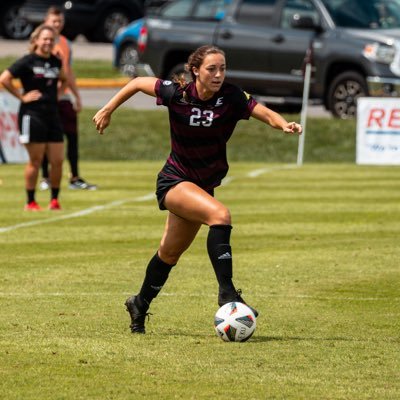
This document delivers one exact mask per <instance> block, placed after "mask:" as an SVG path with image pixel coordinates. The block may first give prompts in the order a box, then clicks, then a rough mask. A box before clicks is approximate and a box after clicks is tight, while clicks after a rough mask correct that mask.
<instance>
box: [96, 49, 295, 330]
mask: <svg viewBox="0 0 400 400" xmlns="http://www.w3.org/2000/svg"><path fill="white" fill-rule="evenodd" d="M225 69H226V65H225V55H224V52H223V51H222V50H220V49H218V48H216V47H213V46H202V47H200V48H198V49H197V50H196V51H195V52H194V53H192V55H191V56H190V57H189V60H188V71H189V72H190V74H191V76H192V80H193V81H192V82H189V83H186V82H171V81H166V80H161V79H156V78H149V77H147V78H136V79H133V80H132V81H130V82H129V83H128V84H127V85H126V86H125V87H124V88H122V89H121V90H120V91H119V92H118V93H117V94H116V95H115V96H114V97H113V98H112V99H111V100H110V101H109V102H108V103H107V104H106V105H105V106H104V107H103V108H102V109H101V110H99V111H98V112H97V114H96V115H95V116H94V117H93V121H94V123H95V124H96V128H97V130H98V131H99V133H100V134H102V133H103V131H104V129H105V128H106V127H107V126H108V125H109V123H110V119H111V114H112V113H113V112H114V110H115V109H116V108H117V107H118V106H120V105H121V104H122V103H123V102H124V101H126V100H127V99H128V98H130V97H131V96H133V95H134V94H135V93H137V92H139V91H140V92H143V93H146V94H148V95H150V96H154V97H157V104H159V105H164V106H166V107H168V111H169V122H170V134H171V153H170V156H169V157H168V160H167V162H166V164H165V165H164V167H163V168H162V170H161V171H160V173H159V175H158V180H157V198H158V202H159V207H160V209H164V210H165V209H166V210H168V216H167V222H166V225H165V230H164V235H163V237H162V239H161V243H160V247H159V248H158V251H157V253H156V254H155V255H154V257H153V258H152V259H151V260H150V263H149V264H148V267H147V270H146V275H145V278H144V281H143V284H142V287H141V289H140V292H139V293H138V294H137V295H135V296H132V297H130V298H128V299H127V301H126V302H125V305H126V307H127V310H128V312H129V314H130V317H131V326H130V327H131V331H132V333H145V326H144V324H145V317H146V315H147V311H148V308H149V306H150V303H151V301H152V300H153V299H154V298H155V297H156V296H157V295H158V293H159V291H160V290H161V288H162V287H163V285H164V284H165V282H166V281H167V278H168V275H169V272H170V271H171V269H172V267H173V266H174V265H175V264H176V263H177V262H178V260H179V258H180V256H181V255H182V253H183V252H184V251H185V250H186V249H187V248H188V247H189V246H190V245H191V243H192V241H193V240H194V238H195V236H196V234H197V232H198V231H199V229H200V227H201V226H202V225H208V227H209V232H208V237H207V251H208V255H209V258H210V261H211V264H212V266H213V268H214V271H215V275H216V277H217V281H218V285H219V292H218V304H219V305H220V306H222V305H224V304H226V303H229V302H231V301H238V302H242V303H244V300H243V298H242V297H241V293H240V291H238V290H236V288H235V286H234V284H233V282H232V251H231V247H230V233H231V229H232V226H231V214H230V212H229V209H228V208H227V207H226V206H225V205H224V204H222V203H221V202H220V201H218V200H217V199H216V198H215V197H214V191H213V190H214V188H215V187H217V186H218V185H219V184H220V183H221V180H222V179H223V178H224V177H225V176H226V173H227V171H228V163H227V157H226V144H227V142H228V140H229V138H230V136H231V135H232V133H233V131H234V129H235V126H236V123H237V122H238V121H239V120H240V119H249V118H250V117H254V118H256V119H258V120H260V121H262V122H264V123H266V124H268V125H270V126H272V127H273V128H276V129H280V130H282V131H283V132H284V133H288V134H300V133H301V131H302V128H301V126H300V125H299V124H297V123H295V122H287V121H286V120H285V119H284V118H283V117H282V116H281V115H279V114H277V113H275V112H274V111H272V110H270V109H269V108H267V107H265V106H263V105H261V104H258V103H257V102H256V101H255V100H254V99H253V98H252V97H251V96H250V95H248V94H247V93H245V92H244V91H242V90H241V89H240V88H238V87H237V86H235V85H231V84H229V83H226V82H224V81H225ZM253 311H254V314H255V315H256V316H257V315H258V312H257V311H256V310H255V309H253Z"/></svg>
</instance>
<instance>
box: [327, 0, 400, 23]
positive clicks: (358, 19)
mask: <svg viewBox="0 0 400 400" xmlns="http://www.w3.org/2000/svg"><path fill="white" fill-rule="evenodd" d="M322 2H323V3H324V4H325V6H326V8H327V9H328V10H329V12H330V14H331V16H332V19H333V21H334V22H335V24H336V25H337V26H340V27H343V28H364V29H393V28H400V0H322Z"/></svg>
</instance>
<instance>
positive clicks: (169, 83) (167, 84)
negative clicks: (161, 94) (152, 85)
mask: <svg viewBox="0 0 400 400" xmlns="http://www.w3.org/2000/svg"><path fill="white" fill-rule="evenodd" d="M163 85H164V86H169V85H172V82H171V81H163Z"/></svg>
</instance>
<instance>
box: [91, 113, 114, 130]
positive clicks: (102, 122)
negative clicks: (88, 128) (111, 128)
mask: <svg viewBox="0 0 400 400" xmlns="http://www.w3.org/2000/svg"><path fill="white" fill-rule="evenodd" d="M92 121H93V122H94V124H95V125H96V129H97V132H99V133H100V135H102V134H103V133H104V129H106V128H107V126H108V125H109V124H110V121H111V114H110V113H109V112H108V111H107V110H105V109H104V108H102V109H100V110H99V111H97V113H96V114H95V116H94V117H93V118H92Z"/></svg>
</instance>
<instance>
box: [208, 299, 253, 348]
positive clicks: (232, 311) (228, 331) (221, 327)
mask: <svg viewBox="0 0 400 400" xmlns="http://www.w3.org/2000/svg"><path fill="white" fill-rule="evenodd" d="M214 327H215V332H217V335H218V336H219V337H220V338H221V339H222V340H225V341H226V342H245V341H246V340H248V339H249V338H250V337H251V335H252V334H253V333H254V331H255V329H256V317H255V315H254V313H253V311H252V310H251V309H250V308H249V307H248V306H247V305H246V304H243V303H238V302H232V303H227V304H224V305H223V306H222V307H221V308H220V309H219V310H218V311H217V313H216V314H215V318H214Z"/></svg>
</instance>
